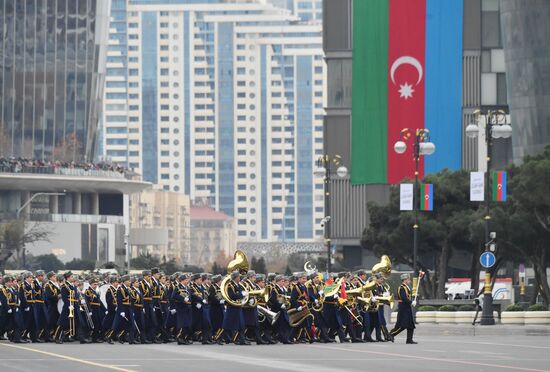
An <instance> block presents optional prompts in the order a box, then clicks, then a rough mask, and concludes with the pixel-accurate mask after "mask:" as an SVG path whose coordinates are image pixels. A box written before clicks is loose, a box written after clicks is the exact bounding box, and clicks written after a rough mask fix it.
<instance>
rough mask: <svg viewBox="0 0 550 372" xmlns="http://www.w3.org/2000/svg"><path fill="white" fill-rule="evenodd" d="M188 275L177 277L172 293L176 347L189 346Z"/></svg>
mask: <svg viewBox="0 0 550 372" xmlns="http://www.w3.org/2000/svg"><path fill="white" fill-rule="evenodd" d="M189 280H190V278H189V275H187V274H181V275H180V276H179V277H178V284H177V285H176V287H175V288H174V290H173V291H172V300H173V303H174V309H173V310H174V312H175V315H176V339H177V341H178V345H190V344H192V343H193V341H192V340H191V336H192V334H191V325H192V314H193V313H192V309H191V307H192V302H191V296H190V294H189V287H188V285H189Z"/></svg>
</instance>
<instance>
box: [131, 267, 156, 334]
mask: <svg viewBox="0 0 550 372" xmlns="http://www.w3.org/2000/svg"><path fill="white" fill-rule="evenodd" d="M140 284H141V282H140V281H139V280H138V279H137V278H135V277H134V278H132V279H131V285H130V288H129V289H130V304H131V307H130V323H131V324H130V334H131V335H130V340H135V339H136V336H138V337H139V340H140V341H141V343H142V344H150V343H151V341H149V340H147V338H146V337H145V331H144V330H145V324H144V319H145V318H144V315H145V310H144V307H143V296H142V295H141V290H140ZM130 343H131V344H132V343H134V341H131V342H130Z"/></svg>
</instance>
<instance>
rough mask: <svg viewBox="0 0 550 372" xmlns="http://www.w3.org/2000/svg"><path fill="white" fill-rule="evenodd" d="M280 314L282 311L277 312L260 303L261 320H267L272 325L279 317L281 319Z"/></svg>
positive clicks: (259, 313)
mask: <svg viewBox="0 0 550 372" xmlns="http://www.w3.org/2000/svg"><path fill="white" fill-rule="evenodd" d="M280 315H281V313H280V312H279V313H276V312H274V311H271V310H269V309H268V308H266V307H263V306H260V305H258V318H259V321H260V322H263V321H265V320H267V321H269V323H270V324H271V325H274V324H275V322H276V321H277V319H279V316H280Z"/></svg>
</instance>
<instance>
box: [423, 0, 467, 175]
mask: <svg viewBox="0 0 550 372" xmlns="http://www.w3.org/2000/svg"><path fill="white" fill-rule="evenodd" d="M463 8H464V3H463V0H445V1H442V0H426V62H425V73H426V75H425V76H426V80H425V90H426V91H425V128H427V129H429V130H430V137H431V141H432V142H433V143H434V144H435V146H436V151H435V152H434V153H433V154H432V155H430V156H426V157H425V159H424V164H425V167H424V169H425V173H426V174H428V173H435V172H439V171H440V170H442V169H445V168H449V169H451V170H457V169H460V167H461V159H462V156H461V152H462V113H461V110H462V21H463Z"/></svg>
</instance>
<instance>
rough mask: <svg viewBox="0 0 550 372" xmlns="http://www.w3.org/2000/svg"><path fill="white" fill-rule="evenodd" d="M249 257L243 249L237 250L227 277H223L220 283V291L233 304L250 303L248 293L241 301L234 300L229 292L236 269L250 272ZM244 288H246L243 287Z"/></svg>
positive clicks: (240, 271)
mask: <svg viewBox="0 0 550 372" xmlns="http://www.w3.org/2000/svg"><path fill="white" fill-rule="evenodd" d="M249 267H250V266H249V264H248V259H247V258H246V254H245V253H244V252H243V251H239V250H238V251H236V252H235V254H234V255H233V260H231V261H230V262H229V264H228V265H227V275H226V276H225V278H223V280H222V282H221V284H220V293H221V295H222V297H223V299H224V300H225V302H227V303H228V304H231V305H232V306H239V307H240V306H243V305H244V304H246V303H248V297H249V295H248V294H247V295H246V296H245V297H244V298H242V299H241V300H239V301H235V300H232V299H231V298H230V297H229V294H228V292H227V287H228V286H229V283H230V282H231V273H232V272H234V271H238V272H239V273H241V274H242V275H244V274H246V273H247V272H248V268H249ZM243 289H244V288H243Z"/></svg>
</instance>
